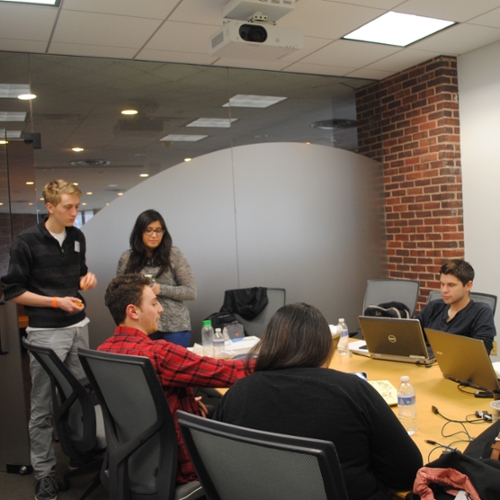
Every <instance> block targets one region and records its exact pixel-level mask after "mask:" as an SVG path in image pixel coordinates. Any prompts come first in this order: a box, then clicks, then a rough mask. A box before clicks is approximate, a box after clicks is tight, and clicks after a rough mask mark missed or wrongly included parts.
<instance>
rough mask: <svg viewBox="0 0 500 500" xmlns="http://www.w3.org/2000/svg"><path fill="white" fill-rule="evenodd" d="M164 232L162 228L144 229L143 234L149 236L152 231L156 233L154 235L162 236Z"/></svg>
mask: <svg viewBox="0 0 500 500" xmlns="http://www.w3.org/2000/svg"><path fill="white" fill-rule="evenodd" d="M164 232H165V231H164V230H163V229H146V230H145V231H144V234H147V235H149V236H151V235H152V234H153V233H154V234H156V236H163V233H164Z"/></svg>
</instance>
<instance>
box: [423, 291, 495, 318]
mask: <svg viewBox="0 0 500 500" xmlns="http://www.w3.org/2000/svg"><path fill="white" fill-rule="evenodd" d="M440 298H441V291H440V290H431V291H430V292H429V299H428V302H430V301H431V300H437V299H440ZM470 298H471V299H472V300H473V301H474V302H483V303H484V304H488V305H489V306H490V307H491V310H492V311H493V315H495V311H496V308H497V296H496V295H491V294H489V293H481V292H471V293H470Z"/></svg>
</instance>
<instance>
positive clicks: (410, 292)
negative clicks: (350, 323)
mask: <svg viewBox="0 0 500 500" xmlns="http://www.w3.org/2000/svg"><path fill="white" fill-rule="evenodd" d="M419 288H420V283H419V282H418V281H415V280H400V279H376V280H368V281H367V282H366V288H365V296H364V299H363V309H362V311H361V314H363V313H364V311H365V309H366V308H367V307H368V306H370V305H374V306H378V305H379V304H383V303H385V302H392V301H397V302H402V303H403V304H405V305H406V306H407V307H408V309H409V311H410V316H411V317H413V314H414V312H415V308H416V306H417V300H418V291H419Z"/></svg>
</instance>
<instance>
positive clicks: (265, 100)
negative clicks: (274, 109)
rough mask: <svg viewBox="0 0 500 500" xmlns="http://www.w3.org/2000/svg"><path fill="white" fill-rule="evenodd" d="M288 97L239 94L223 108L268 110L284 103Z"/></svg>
mask: <svg viewBox="0 0 500 500" xmlns="http://www.w3.org/2000/svg"><path fill="white" fill-rule="evenodd" d="M285 99H286V97H275V96H269V95H245V94H238V95H235V96H233V97H231V99H229V102H227V103H226V104H223V105H222V107H223V108H229V107H231V108H268V107H269V106H272V105H273V104H276V103H277V102H281V101H284V100H285Z"/></svg>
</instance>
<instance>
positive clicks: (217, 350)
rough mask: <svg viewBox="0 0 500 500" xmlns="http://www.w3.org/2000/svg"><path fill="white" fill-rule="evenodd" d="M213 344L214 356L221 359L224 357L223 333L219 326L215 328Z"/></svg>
mask: <svg viewBox="0 0 500 500" xmlns="http://www.w3.org/2000/svg"><path fill="white" fill-rule="evenodd" d="M213 346H214V354H213V356H214V358H217V359H222V358H223V357H224V335H223V334H222V331H221V329H220V328H216V329H215V333H214V341H213Z"/></svg>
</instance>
